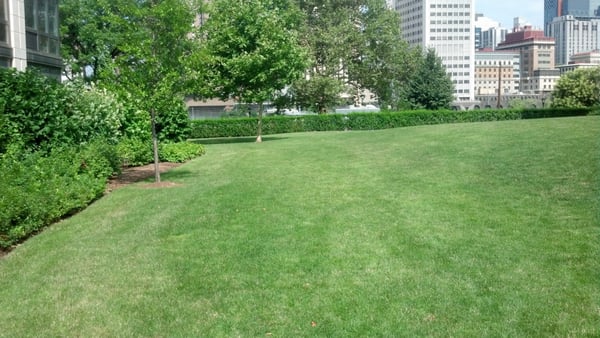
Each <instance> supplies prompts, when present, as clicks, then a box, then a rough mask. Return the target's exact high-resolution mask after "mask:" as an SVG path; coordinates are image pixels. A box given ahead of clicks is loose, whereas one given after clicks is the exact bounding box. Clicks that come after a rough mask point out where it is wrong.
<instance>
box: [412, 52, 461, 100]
mask: <svg viewBox="0 0 600 338" xmlns="http://www.w3.org/2000/svg"><path fill="white" fill-rule="evenodd" d="M453 92H454V85H453V83H452V80H450V77H449V76H448V74H446V69H445V68H444V66H443V65H442V60H441V59H440V58H439V57H438V56H437V55H436V54H435V50H434V49H428V50H427V52H426V53H425V56H424V58H423V59H422V61H421V63H420V64H419V67H418V69H417V71H416V72H415V73H414V75H413V76H412V78H411V81H410V85H409V86H408V87H407V93H406V99H407V100H408V102H409V103H410V104H411V106H412V108H413V109H431V110H435V109H442V108H449V107H450V103H452V100H453V95H452V94H453Z"/></svg>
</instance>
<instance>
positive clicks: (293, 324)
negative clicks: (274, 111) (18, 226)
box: [0, 117, 600, 337]
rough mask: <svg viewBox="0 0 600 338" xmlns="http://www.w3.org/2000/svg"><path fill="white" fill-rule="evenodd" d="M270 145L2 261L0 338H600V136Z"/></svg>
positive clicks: (362, 137)
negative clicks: (450, 337)
mask: <svg viewBox="0 0 600 338" xmlns="http://www.w3.org/2000/svg"><path fill="white" fill-rule="evenodd" d="M265 139H266V141H265V142H263V143H262V144H255V143H252V142H237V143H236V142H228V143H218V142H210V143H211V144H208V145H207V155H205V156H203V157H201V158H199V159H196V160H194V161H192V162H189V163H187V164H185V165H183V166H181V167H179V168H177V169H174V170H173V171H171V172H169V173H167V174H164V175H163V180H166V181H171V182H176V183H179V185H178V186H176V187H172V188H161V189H157V188H148V187H146V186H145V185H144V184H136V185H133V186H129V187H126V188H122V189H119V190H117V191H114V192H112V193H110V194H108V195H107V196H105V197H103V198H102V199H100V200H99V201H97V202H96V203H94V204H93V205H92V206H90V207H89V208H88V209H86V210H85V211H83V212H82V213H80V214H78V215H76V216H74V217H72V218H70V219H68V220H65V221H63V222H60V223H59V224H56V225H54V226H52V227H51V228H49V229H48V230H46V231H44V232H43V233H41V234H40V235H38V236H36V237H34V238H32V239H31V240H29V241H27V242H26V243H25V244H23V245H21V246H20V247H18V248H17V249H16V250H15V251H13V252H12V253H10V254H9V255H8V256H6V257H4V258H3V259H0V336H6V337H17V336H81V337H102V336H103V337H117V336H153V337H192V336H205V337H235V336H241V337H265V336H273V337H306V336H310V337H312V336H323V337H347V336H355V337H374V336H387V337H391V336H395V337H402V336H403V337H413V336H434V337H435V336H439V337H447V336H454V337H502V336H506V337H525V336H527V337H551V336H556V337H567V336H572V337H593V336H599V335H600V222H599V221H600V217H599V216H600V207H599V206H600V200H599V196H600V117H583V118H562V119H545V120H528V121H509V122H494V123H474V124H454V125H438V126H424V127H413V128H402V129H393V130H382V131H375V132H333V133H302V134H289V135H276V136H268V137H266V138H265ZM250 140H251V139H241V140H237V141H250ZM230 141H232V140H230Z"/></svg>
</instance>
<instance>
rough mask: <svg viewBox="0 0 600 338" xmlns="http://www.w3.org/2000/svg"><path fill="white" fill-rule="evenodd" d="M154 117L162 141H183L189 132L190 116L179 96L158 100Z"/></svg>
mask: <svg viewBox="0 0 600 338" xmlns="http://www.w3.org/2000/svg"><path fill="white" fill-rule="evenodd" d="M160 104H161V106H160V107H158V111H160V112H161V114H158V115H157V117H156V132H157V133H158V139H159V140H160V141H163V142H181V141H185V140H186V139H187V138H188V136H189V133H190V117H189V115H188V111H187V108H186V107H185V104H184V102H183V100H181V98H179V97H171V98H166V99H165V100H162V101H161V102H160Z"/></svg>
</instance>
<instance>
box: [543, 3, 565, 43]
mask: <svg viewBox="0 0 600 338" xmlns="http://www.w3.org/2000/svg"><path fill="white" fill-rule="evenodd" d="M562 8H563V0H546V1H545V2H544V33H545V34H546V35H548V30H547V28H546V27H547V26H548V24H549V23H551V22H552V19H554V18H556V17H558V16H562Z"/></svg>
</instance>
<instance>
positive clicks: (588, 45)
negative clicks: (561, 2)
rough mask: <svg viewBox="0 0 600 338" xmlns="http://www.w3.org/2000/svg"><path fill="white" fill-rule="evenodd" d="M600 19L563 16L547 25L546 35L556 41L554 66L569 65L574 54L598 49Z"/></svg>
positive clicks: (599, 43)
mask: <svg viewBox="0 0 600 338" xmlns="http://www.w3.org/2000/svg"><path fill="white" fill-rule="evenodd" d="M599 29H600V17H575V16H573V15H563V16H561V17H558V18H554V20H553V21H552V22H551V23H550V24H548V27H547V30H548V35H549V36H552V37H553V38H554V39H555V40H556V59H555V63H556V65H559V66H562V65H566V64H568V63H569V61H570V58H571V56H572V55H574V54H578V53H585V52H589V51H593V50H597V49H599V48H600V34H598V33H599V32H598V30H599Z"/></svg>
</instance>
